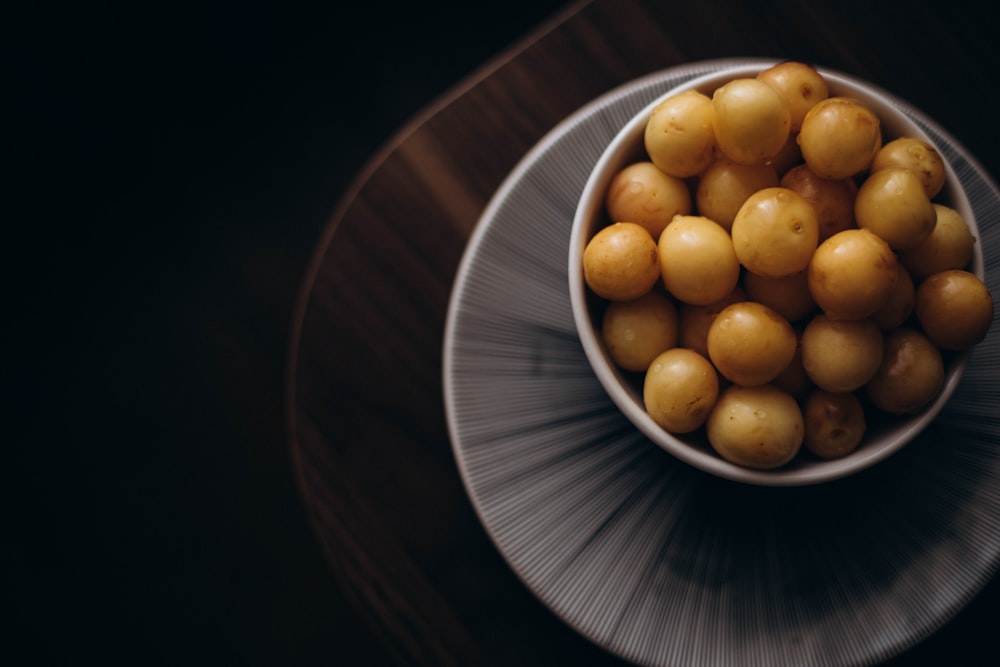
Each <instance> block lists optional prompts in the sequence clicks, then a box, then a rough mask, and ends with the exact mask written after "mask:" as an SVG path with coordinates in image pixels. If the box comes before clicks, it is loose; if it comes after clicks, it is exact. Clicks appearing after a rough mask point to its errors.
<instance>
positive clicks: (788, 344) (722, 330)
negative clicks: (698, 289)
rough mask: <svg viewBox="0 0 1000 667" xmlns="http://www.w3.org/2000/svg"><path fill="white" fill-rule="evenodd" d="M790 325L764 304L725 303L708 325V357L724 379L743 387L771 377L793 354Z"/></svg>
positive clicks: (748, 302)
mask: <svg viewBox="0 0 1000 667" xmlns="http://www.w3.org/2000/svg"><path fill="white" fill-rule="evenodd" d="M797 345H798V337H797V336H796V335H795V331H794V330H793V329H792V326H791V325H790V324H789V323H788V322H787V321H786V320H785V319H784V318H783V317H781V315H778V314H777V313H776V312H774V311H773V310H771V309H770V308H768V307H767V306H765V305H763V304H760V303H756V302H754V301H743V302H741V303H734V304H732V305H730V306H726V307H725V308H724V309H723V310H722V312H720V313H719V314H718V315H716V316H715V319H714V320H713V321H712V326H711V327H709V329H708V357H709V359H711V361H712V363H713V364H714V365H715V367H716V368H717V369H718V370H719V372H720V373H721V374H722V375H723V377H725V378H726V379H727V380H729V381H731V382H734V383H736V384H738V385H743V386H746V387H749V386H753V385H759V384H765V383H768V382H771V381H773V380H774V379H775V378H776V377H777V376H778V374H779V373H781V371H783V370H784V369H785V368H786V367H787V366H788V364H790V363H791V362H792V359H793V358H794V356H795V348H796V347H797Z"/></svg>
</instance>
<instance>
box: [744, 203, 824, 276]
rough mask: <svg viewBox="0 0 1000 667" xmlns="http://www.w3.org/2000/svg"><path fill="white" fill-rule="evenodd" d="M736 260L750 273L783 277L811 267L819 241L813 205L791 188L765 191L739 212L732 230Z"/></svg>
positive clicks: (817, 224) (817, 223)
mask: <svg viewBox="0 0 1000 667" xmlns="http://www.w3.org/2000/svg"><path fill="white" fill-rule="evenodd" d="M731 235H732V239H733V249H734V250H735V251H736V257H737V258H738V259H739V260H740V263H741V264H742V265H743V266H745V267H746V269H747V270H748V271H752V272H753V273H756V274H758V275H761V276H767V277H769V278H783V277H785V276H790V275H792V274H795V273H799V272H800V271H804V270H805V269H806V267H808V266H809V260H810V259H812V256H813V252H814V251H815V250H816V244H817V242H818V240H819V221H818V220H817V219H816V211H815V210H813V207H812V205H811V204H810V203H809V202H807V201H806V200H805V199H803V198H802V197H801V196H800V195H798V194H797V193H796V192H795V191H793V190H789V189H788V188H782V187H774V188H764V189H763V190H758V191H757V192H755V193H753V194H752V195H750V197H749V198H748V199H747V200H746V201H745V202H744V203H743V206H741V207H740V210H739V211H737V213H736V217H735V218H734V219H733V228H732V230H731Z"/></svg>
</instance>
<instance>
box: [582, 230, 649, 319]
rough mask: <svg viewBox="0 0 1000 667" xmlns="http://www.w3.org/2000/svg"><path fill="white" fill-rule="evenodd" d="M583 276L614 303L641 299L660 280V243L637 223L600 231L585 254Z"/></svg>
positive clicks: (589, 284) (590, 284) (591, 286)
mask: <svg viewBox="0 0 1000 667" xmlns="http://www.w3.org/2000/svg"><path fill="white" fill-rule="evenodd" d="M583 276H584V281H585V282H586V283H587V286H588V287H589V288H590V289H591V290H593V292H594V294H596V295H598V296H600V297H603V298H605V299H610V300H611V301H628V300H630V299H637V298H639V297H640V296H642V295H643V294H645V293H646V292H648V291H649V290H650V289H651V288H652V287H653V285H655V284H656V281H657V279H658V278H659V277H660V263H659V259H658V257H657V251H656V241H654V240H653V237H652V236H650V235H649V232H648V231H646V229H645V228H643V227H641V226H639V225H637V224H635V223H634V222H616V223H613V224H611V225H608V226H607V227H604V228H602V229H601V230H600V231H598V232H597V233H596V234H595V235H594V237H593V238H592V239H591V240H590V241H588V242H587V246H586V247H585V248H584V251H583Z"/></svg>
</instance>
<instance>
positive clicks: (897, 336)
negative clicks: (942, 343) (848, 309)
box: [865, 326, 944, 415]
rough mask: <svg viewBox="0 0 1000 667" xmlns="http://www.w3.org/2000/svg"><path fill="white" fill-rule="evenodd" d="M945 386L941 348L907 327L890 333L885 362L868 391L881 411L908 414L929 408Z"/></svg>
mask: <svg viewBox="0 0 1000 667" xmlns="http://www.w3.org/2000/svg"><path fill="white" fill-rule="evenodd" d="M943 385H944V360H943V359H942V357H941V351H940V350H939V349H938V348H937V346H935V345H934V343H932V342H931V341H930V339H929V338H927V336H925V335H924V334H923V333H921V332H920V331H917V330H916V329H913V328H910V327H905V326H904V327H899V328H898V329H893V330H892V331H890V332H888V333H886V335H885V343H884V350H883V353H882V364H881V365H880V366H879V369H878V371H877V372H876V373H875V375H874V377H872V379H871V380H870V381H869V382H868V384H866V385H865V393H866V394H867V396H868V399H869V400H870V401H871V402H872V404H874V405H875V407H877V408H878V409H879V410H882V411H883V412H887V413H889V414H893V415H906V414H915V413H917V412H920V410H922V409H923V408H925V407H927V405H928V404H929V403H931V401H933V400H934V399H935V398H936V397H937V395H938V392H940V391H941V387H942V386H943Z"/></svg>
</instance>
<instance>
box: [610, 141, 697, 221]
mask: <svg viewBox="0 0 1000 667" xmlns="http://www.w3.org/2000/svg"><path fill="white" fill-rule="evenodd" d="M691 202H692V198H691V191H690V190H689V189H688V186H687V183H685V182H684V181H682V180H681V179H679V178H676V177H674V176H670V175H668V174H665V173H663V172H662V171H660V170H659V169H658V168H657V167H656V165H654V164H653V163H652V162H649V161H648V160H642V161H639V162H635V163H633V164H630V165H628V166H626V167H624V168H623V169H622V170H621V171H619V172H618V173H617V174H615V176H614V178H612V179H611V183H610V184H609V186H608V191H607V195H606V196H605V208H606V209H607V212H608V217H609V218H610V219H611V221H612V222H634V223H636V224H638V225H641V226H643V227H645V228H646V231H648V232H649V233H650V235H651V236H652V237H653V238H654V239H657V238H659V237H660V232H662V231H663V228H664V227H666V226H667V223H668V222H670V221H671V220H672V219H673V217H674V216H675V215H687V214H689V213H690V212H691Z"/></svg>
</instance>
